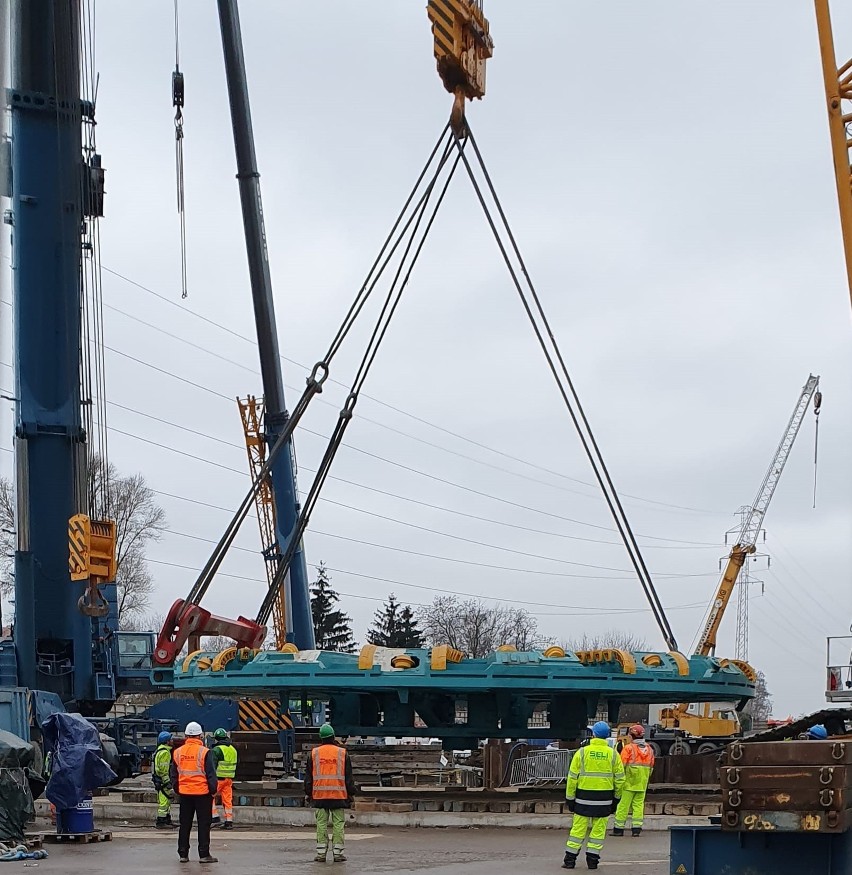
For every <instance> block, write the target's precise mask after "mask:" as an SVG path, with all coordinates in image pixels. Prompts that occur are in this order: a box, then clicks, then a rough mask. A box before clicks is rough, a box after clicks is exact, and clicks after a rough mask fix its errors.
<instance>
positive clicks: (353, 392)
mask: <svg viewBox="0 0 852 875" xmlns="http://www.w3.org/2000/svg"><path fill="white" fill-rule="evenodd" d="M445 130H446V128H445ZM452 150H453V137H452V134H450V135H449V136H448V138H447V147H446V148H445V150H444V154H443V155H442V157H441V160H440V162H439V164H438V167H437V170H436V171H435V175H434V176H433V178H432V181H431V182H430V184H429V186H428V187H427V189H426V191H425V192H424V195H423V197H422V198H421V200H420V204H419V205H418V208H417V210H418V214H417V219H416V221H415V222H414V225H413V228H412V231H411V235H410V237H409V239H408V243H407V244H406V247H405V249H404V250H403V253H402V256H401V258H400V262H399V265H398V267H397V270H396V274H395V275H394V277H393V280H392V281H391V284H390V287H389V288H388V291H387V294H386V296H385V300H384V303H383V305H382V308H381V310H380V312H379V315H378V317H377V319H376V322H375V324H374V327H373V332H372V334H371V335H370V338H369V341H368V343H367V349H366V351H365V352H364V355H363V357H362V359H361V362H360V364H359V366H358V369H357V371H356V373H355V377H354V379H353V381H352V386H351V388H350V390H349V394H348V395H347V397H346V401H345V402H344V406H343V409H342V410H341V411H340V415H339V417H338V420H337V424H336V425H335V428H334V431H333V432H332V436H331V438H330V440H329V443H328V447H327V448H326V452H325V454H324V456H323V458H322V461H321V462H320V466H319V470H318V471H317V473H316V475H315V476H314V480H313V482H312V484H311V487H310V489H309V491H308V494H307V497H306V498H305V501H304V504H303V506H302V509H301V512H300V514H299V517H298V519H297V520H296V524H295V526H294V527H293V531H292V532H290V533H289V536H288V543H287V548H286V550H284V552H283V555H282V557H281V559H280V560H279V563H278V567H277V569H276V571H275V576H274V577H273V579H272V581H271V582H270V585H269V591H268V592H267V594H266V597H265V598H264V600H263V603H262V604H261V606H260V608H259V609H258V612H257V617H256V622H258V623H260V624H261V625H266V623H267V621H268V619H269V616H270V614H271V612H272V608H273V605H274V604H275V600H276V598H277V594H278V591H279V590H280V588H281V586H282V585H285V579H286V575H287V573H288V571H289V568H290V563H291V561H292V559H293V556H294V555H295V552H296V550H297V548H298V546H299V544H300V543H301V538H302V535H303V534H304V531H305V529H306V527H307V524H308V521H309V520H310V515H311V513H312V512H313V509H314V507H315V505H316V502H317V499H318V498H319V494H320V491H321V490H322V487H323V486H324V485H325V482H326V480H327V479H328V476H329V473H330V470H331V466H332V464H333V462H334V459H335V457H336V455H337V452H338V450H339V448H340V445H341V443H342V441H343V437H344V434H345V433H346V429H347V427H348V425H349V423H350V422H351V420H352V416H353V413H354V410H355V405H356V403H357V401H358V395H359V393H360V391H361V389H362V388H363V386H364V383H365V382H366V379H367V376H368V374H369V373H370V370H371V368H372V366H373V364H374V362H375V360H376V356H377V355H378V352H379V349H380V348H381V345H382V341H383V340H384V338H385V336H386V334H387V330H388V328H389V327H390V324H391V321H392V319H393V317H394V315H395V313H396V311H397V308H398V307H399V303H400V301H401V300H402V296H403V293H404V291H405V289H406V288H407V286H408V281H409V279H410V278H411V274H412V271H413V270H414V267H415V265H416V264H417V261H418V259H419V257H420V254H421V252H422V251H423V247H424V245H425V243H426V240H427V238H428V236H429V232H430V231H431V229H432V225H433V224H434V222H435V218H436V216H437V215H438V210H439V209H440V207H441V204H442V203H443V201H444V197H445V196H446V193H447V190H448V188H449V185H450V182H451V181H452V179H453V176H454V175H455V172H456V168H457V167H458V165H459V157H458V156H457V157H456V158H455V160H454V161H453V164H452V166H451V167H450V170H449V173H448V175H447V178H446V180H445V181H444V184H443V188H442V189H441V193H440V195H439V196H438V199H437V201H436V202H435V206H434V208H433V209H432V214H431V216H430V217H429V220H428V222H427V223H426V226H425V229H424V231H423V234H422V235H421V238H420V240H419V242H418V244H417V246H416V247H415V248H414V251H413V255H412V256H411V259H410V263H409V264H408V267H407V269H406V272H405V275H404V276H403V269H405V267H406V259H408V257H409V254H410V253H411V251H412V247H413V246H414V242H415V240H416V239H417V233H418V230H419V228H420V223H421V221H422V220H423V217H424V216H425V215H426V212H427V207H428V205H429V200H430V198H431V195H432V193H433V192H434V189H435V186H436V184H437V182H438V179H439V178H440V174H441V172H442V170H443V169H444V165H445V164H446V162H447V160H448V158H449V156H450V154H451V153H452ZM433 155H434V151H433ZM430 160H431V159H430ZM409 224H410V223H409ZM407 227H408V225H406V228H405V229H404V231H405V230H407ZM403 233H404V232H403ZM387 263H388V262H387V261H386V262H385V264H387ZM401 277H402V279H401V281H400V278H401ZM337 348H339V345H338V347H337ZM289 618H290V615H288V627H289V624H290V619H289ZM289 631H290V630H289V628H288V632H289Z"/></svg>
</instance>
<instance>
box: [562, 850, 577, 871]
mask: <svg viewBox="0 0 852 875" xmlns="http://www.w3.org/2000/svg"><path fill="white" fill-rule="evenodd" d="M562 868H563V869H576V868H577V855H576V854H572V853H571V852H570V851H565V859H564V860H563V861H562Z"/></svg>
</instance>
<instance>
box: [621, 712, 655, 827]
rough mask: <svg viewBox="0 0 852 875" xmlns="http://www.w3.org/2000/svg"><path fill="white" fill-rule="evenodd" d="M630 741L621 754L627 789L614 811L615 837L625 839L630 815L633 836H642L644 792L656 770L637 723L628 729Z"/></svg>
mask: <svg viewBox="0 0 852 875" xmlns="http://www.w3.org/2000/svg"><path fill="white" fill-rule="evenodd" d="M627 735H628V740H627V743H626V744H625V745H624V748H623V750H622V751H621V761H622V762H623V763H624V789H623V790H622V792H621V801H620V802H619V803H618V808H617V809H616V812H615V823H614V825H613V830H612V834H613V835H614V836H623V835H624V827H625V825H626V823H627V816H628V815H630V816H631V817H632V820H633V823H632V827H633V829H632V832H633V835H634V836H638V835H640V834H641V833H642V821H643V820H644V818H645V793H646V792H647V791H648V784H649V782H650V781H651V772H652V771H653V770H654V751H653V750H651V746H650V745H649V744H648V743H647V742H646V741H645V730H644V728H643V727H642V726H640V725H639V724H638V723H637V724H636V725H635V726H631V727H630V729H628V730H627Z"/></svg>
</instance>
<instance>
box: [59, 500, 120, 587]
mask: <svg viewBox="0 0 852 875" xmlns="http://www.w3.org/2000/svg"><path fill="white" fill-rule="evenodd" d="M68 570H69V572H70V573H71V580H89V579H92V578H95V579H96V580H98V581H105V580H115V572H116V560H115V522H114V521H113V520H93V519H90V518H89V517H88V516H86V514H84V513H78V514H75V515H74V516H72V517H71V519H69V520H68Z"/></svg>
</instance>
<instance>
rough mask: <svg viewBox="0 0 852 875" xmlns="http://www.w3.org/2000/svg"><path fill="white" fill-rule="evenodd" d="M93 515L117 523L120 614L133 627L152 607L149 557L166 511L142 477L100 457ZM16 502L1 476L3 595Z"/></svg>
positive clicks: (94, 468) (94, 467)
mask: <svg viewBox="0 0 852 875" xmlns="http://www.w3.org/2000/svg"><path fill="white" fill-rule="evenodd" d="M88 494H89V515H90V516H91V517H93V518H95V519H99V518H103V519H112V520H115V523H116V563H117V565H116V567H117V572H116V580H115V582H116V586H117V590H118V614H119V621H120V625H121V627H122V628H129V626H130V625H134V624H135V623H134V621H135V620H137V619H138V618H140V617H141V616H142V614H143V612H144V611H145V610H146V609H147V608H148V606H149V604H150V601H151V593H153V591H154V587H155V584H154V579H153V577H152V576H151V572H150V571H149V570H148V565H147V563H146V561H145V553H146V550H147V547H148V545H149V544H150V543H151V542H152V541H157V540H159V538H160V533H161V531H162V529H163V527H164V526H165V522H166V513H165V511H164V510H163V508H162V507H160V505H159V504H157V502H156V500H155V498H154V492H153V490H152V489H151V488H150V487H149V486H148V485H147V483H146V482H145V478H144V477H143V476H142V475H141V474H129V475H127V476H119V474H118V472H117V470H116V468H115V466H114V465H109V467H108V468H105V466H104V464H103V462H102V461H101V459H100V458H99V457H98V456H95V457H94V458H93V459H92V461H91V463H90V465H89V477H88ZM14 528H15V501H14V490H13V488H12V484H11V482H10V481H9V480H7V479H6V478H0V550H2V553H3V555H2V562H0V593H2V594H3V595H8V594H9V593H10V592H11V590H12V588H13V582H12V574H11V562H12V560H11V558H10V556H9V555H7V554H11V553H12V552H13V551H14V548H15V541H14V535H13V534H11V533H12V532H13V531H14Z"/></svg>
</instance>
